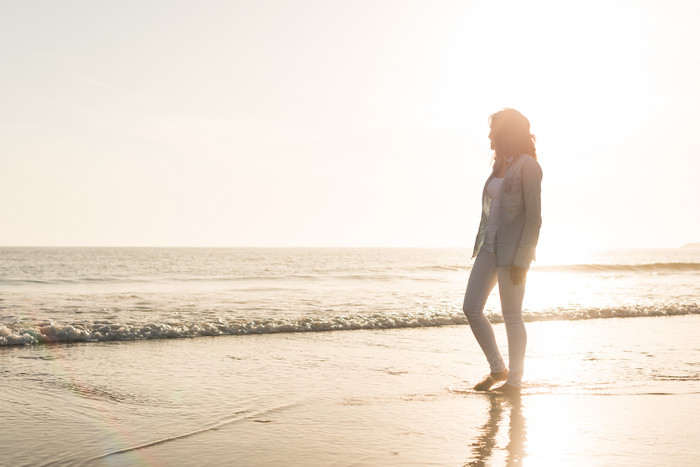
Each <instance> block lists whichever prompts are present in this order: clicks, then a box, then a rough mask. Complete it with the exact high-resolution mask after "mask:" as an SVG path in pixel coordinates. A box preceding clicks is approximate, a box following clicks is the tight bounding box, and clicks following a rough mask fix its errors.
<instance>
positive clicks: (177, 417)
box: [0, 315, 700, 466]
mask: <svg viewBox="0 0 700 467" xmlns="http://www.w3.org/2000/svg"><path fill="white" fill-rule="evenodd" d="M698 325H700V316H698V315H690V316H678V317H656V318H630V319H620V318H613V319H602V320H586V321H575V322H571V321H569V322H537V323H528V324H527V329H528V334H529V347H528V356H527V361H526V365H527V367H526V376H525V385H524V388H523V395H522V397H521V398H520V399H519V400H512V399H507V398H504V397H502V396H497V395H493V394H490V393H476V392H474V391H471V390H470V389H469V388H470V387H471V385H473V384H474V383H475V382H476V381H478V380H479V378H480V377H481V376H482V375H483V374H484V373H485V372H487V371H488V370H487V366H486V363H485V361H484V358H483V356H482V355H481V354H480V353H479V349H478V347H477V345H476V343H475V342H474V339H473V336H472V335H471V332H470V330H469V328H468V327H467V326H450V327H442V328H422V329H398V330H386V331H341V332H328V333H313V334H278V335H262V336H239V337H217V338H199V339H179V340H163V341H141V342H115V343H92V344H74V345H54V346H45V347H23V348H7V349H2V351H1V352H0V372H1V375H2V386H3V387H2V390H3V396H4V399H5V401H4V402H3V403H2V404H1V405H0V419H2V420H3V423H2V425H1V426H0V440H1V441H0V458H1V459H3V462H9V464H8V465H47V464H52V465H76V464H77V465H222V464H223V465H475V466H476V465H533V466H542V465H586V466H591V465H601V466H602V465H605V466H611V465H620V466H622V465H625V466H627V465H688V466H690V465H696V460H697V458H698V456H700V447H698V446H700V427H699V426H698V424H697V420H698V418H699V417H700V348H699V347H698V344H697V338H696V336H695V335H694V330H696V329H697V328H698ZM495 331H496V335H497V338H498V340H499V343H501V344H502V346H503V348H502V350H503V351H505V332H504V329H503V326H502V325H495Z"/></svg>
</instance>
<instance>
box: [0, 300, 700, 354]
mask: <svg viewBox="0 0 700 467" xmlns="http://www.w3.org/2000/svg"><path fill="white" fill-rule="evenodd" d="M689 314H700V307H699V306H698V305H697V304H680V305H678V304H675V305H664V306H622V307H609V308H606V307H601V308H578V309H577V308H572V309H563V310H562V309H557V310H550V311H543V312H537V313H525V315H524V318H525V321H528V322H530V321H573V320H584V319H601V318H634V317H653V316H672V315H689ZM489 319H490V320H491V322H493V323H501V322H503V318H502V316H501V314H500V313H493V314H489ZM464 324H468V323H467V320H466V318H465V317H464V316H463V315H462V313H461V312H456V311H440V312H434V313H430V312H420V313H403V314H391V315H386V314H373V315H348V316H342V315H339V316H332V317H327V318H323V317H314V318H311V317H304V318H297V319H294V318H290V319H263V320H241V319H229V320H227V319H223V318H217V319H213V320H182V321H176V320H169V321H165V322H145V323H128V324H124V323H110V322H105V321H99V322H92V323H63V324H62V323H54V322H41V323H35V324H28V323H26V322H25V323H14V324H10V325H2V324H0V346H13V345H36V344H42V343H51V342H66V343H67V342H103V341H135V340H146V339H177V338H186V337H189V338H192V337H203V336H238V335H250V334H275V333H296V332H327V331H352V330H360V329H365V330H371V329H397V328H419V327H434V326H450V325H464Z"/></svg>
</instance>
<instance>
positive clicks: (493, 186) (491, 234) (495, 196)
mask: <svg viewBox="0 0 700 467" xmlns="http://www.w3.org/2000/svg"><path fill="white" fill-rule="evenodd" d="M503 178H504V177H501V178H497V177H493V178H492V179H491V181H490V182H489V184H488V185H487V186H486V194H487V195H488V197H489V198H491V205H490V206H489V222H488V224H486V238H485V239H484V249H485V250H486V251H488V252H489V253H495V250H494V245H495V243H496V231H497V230H498V222H499V215H498V211H499V206H500V204H501V186H502V185H503Z"/></svg>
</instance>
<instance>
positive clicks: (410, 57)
mask: <svg viewBox="0 0 700 467" xmlns="http://www.w3.org/2000/svg"><path fill="white" fill-rule="evenodd" d="M0 5H2V6H1V7H0V35H1V37H0V38H1V39H2V41H1V44H2V45H0V51H1V53H2V63H3V66H2V71H0V86H1V88H2V97H1V101H0V103H1V104H0V105H1V106H2V113H1V114H0V119H1V120H0V125H1V126H0V128H1V130H0V213H2V219H3V222H2V229H0V245H95V246H111V245H114V246H121V245H124V246H129V245H142V246H459V247H471V246H472V244H473V240H474V236H475V234H476V229H477V226H478V223H479V215H480V213H479V210H480V206H481V202H480V196H481V189H482V186H483V183H484V181H485V179H486V177H487V176H488V174H489V171H490V167H489V161H490V157H491V151H490V150H489V141H488V138H487V136H488V132H489V130H488V124H487V119H488V116H489V115H490V114H491V113H493V112H494V111H497V110H499V109H501V108H503V107H514V108H517V109H519V110H520V111H521V112H523V113H524V114H525V115H526V116H527V117H528V118H529V119H530V121H531V122H532V129H533V132H534V133H535V134H536V135H537V137H538V146H537V148H538V155H539V160H540V163H541V165H542V168H543V170H544V180H543V193H542V197H543V198H542V205H543V228H542V235H541V246H542V248H544V249H545V250H549V251H550V252H557V251H563V250H564V249H571V248H580V247H591V246H677V245H681V244H683V243H686V242H691V241H700V215H698V212H700V211H699V208H698V205H699V203H700V181H699V176H700V162H699V159H700V149H698V144H697V142H698V135H699V134H700V112H699V111H698V109H699V108H700V85H699V84H698V83H700V28H698V24H700V2H695V1H668V0H663V1H661V0H659V1H619V0H605V1H600V2H597V1H590V0H589V1H585V2H583V1H582V2H561V1H549V2H524V1H493V0H488V1H478V2H477V1H439V0H429V1H409V0H395V1H388V0H387V1H384V0H376V1H357V0H352V1H333V0H319V1H298V0H287V1H264V0H249V1H218V2H217V1H202V0H198V1H196V2H195V1H191V2H173V1H171V0H164V1H150V0H139V1H118V2H116V1H115V2H104V1H94V0H89V1H60V2H57V1H30V0H28V1H15V2H12V1H3V2H2V3H0Z"/></svg>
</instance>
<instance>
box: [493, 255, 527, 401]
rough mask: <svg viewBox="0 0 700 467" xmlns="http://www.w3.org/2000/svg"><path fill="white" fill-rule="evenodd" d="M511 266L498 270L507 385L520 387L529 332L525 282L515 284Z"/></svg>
mask: <svg viewBox="0 0 700 467" xmlns="http://www.w3.org/2000/svg"><path fill="white" fill-rule="evenodd" d="M510 270H511V268H510V266H508V267H502V268H498V292H499V295H500V297H501V311H502V312H503V322H504V323H505V325H506V334H507V335H508V370H509V371H508V379H507V381H506V382H507V383H508V384H510V385H512V386H515V387H518V388H519V387H520V385H521V382H522V379H523V371H524V367H525V348H526V347H527V332H526V331H525V322H524V321H523V298H524V297H525V282H521V283H520V284H518V285H515V284H513V280H512V279H511V277H510Z"/></svg>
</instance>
